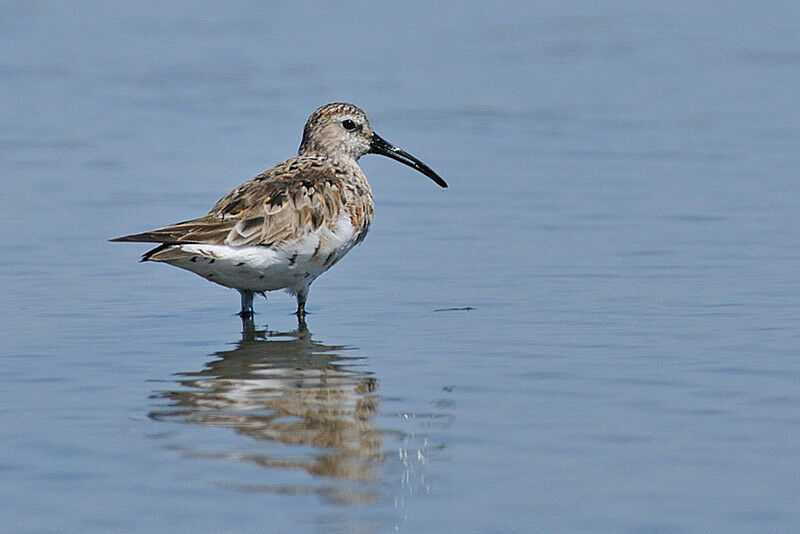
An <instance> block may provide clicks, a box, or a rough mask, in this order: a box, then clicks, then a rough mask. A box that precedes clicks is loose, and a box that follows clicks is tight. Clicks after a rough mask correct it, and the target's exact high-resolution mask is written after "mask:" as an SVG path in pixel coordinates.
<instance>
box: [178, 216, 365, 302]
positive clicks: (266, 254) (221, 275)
mask: <svg viewBox="0 0 800 534" xmlns="http://www.w3.org/2000/svg"><path fill="white" fill-rule="evenodd" d="M357 239H358V234H357V232H356V230H355V228H353V226H352V224H351V223H350V218H349V217H342V219H341V220H340V221H339V223H338V224H337V225H336V226H335V227H334V228H333V229H329V228H324V227H321V228H319V229H318V230H316V231H314V232H311V233H308V234H306V235H305V236H303V237H302V238H300V239H297V240H294V241H287V242H284V243H281V244H280V245H279V246H276V247H267V246H246V247H234V246H229V245H206V244H189V245H175V246H176V247H180V250H181V251H182V252H184V253H187V254H188V255H187V256H186V257H181V258H177V259H173V260H169V263H170V264H171V265H175V266H176V267H180V268H182V269H186V270H189V271H192V272H194V273H196V274H199V275H200V276H202V277H203V278H205V279H207V280H210V281H212V282H216V283H217V284H220V285H223V286H226V287H231V288H235V289H244V290H248V291H255V292H262V291H273V290H276V289H284V288H285V289H288V290H289V291H292V292H294V293H296V292H297V291H299V290H301V289H303V288H307V287H308V285H309V284H310V283H311V282H312V281H313V280H314V279H315V278H316V277H318V276H319V275H320V274H322V273H324V272H325V271H327V270H328V269H329V268H330V267H331V266H332V265H333V264H334V263H336V262H337V261H338V260H339V259H340V258H341V257H342V256H344V255H345V254H346V253H347V252H348V251H349V250H350V249H351V248H353V245H355V243H356V241H357Z"/></svg>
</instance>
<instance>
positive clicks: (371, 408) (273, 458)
mask: <svg viewBox="0 0 800 534" xmlns="http://www.w3.org/2000/svg"><path fill="white" fill-rule="evenodd" d="M346 352H347V348H346V347H343V346H329V345H324V344H322V343H319V342H317V341H314V340H313V339H312V336H311V334H310V333H309V332H308V330H307V329H306V328H305V327H304V326H303V325H301V326H300V328H299V329H298V330H296V331H294V332H289V333H274V332H268V331H265V330H256V329H255V328H254V326H253V322H252V320H245V321H244V324H243V332H242V339H241V341H239V342H238V343H237V344H236V347H235V348H234V349H232V350H228V351H222V352H217V353H215V354H214V356H215V358H214V359H213V360H211V361H209V362H208V363H206V366H205V368H204V369H202V370H201V371H196V372H188V373H181V375H180V376H181V379H180V380H179V384H180V386H181V387H180V389H177V390H175V391H167V392H163V393H161V394H159V395H158V396H159V397H160V398H163V399H167V400H168V401H169V402H168V405H167V406H164V407H163V408H160V409H157V410H155V411H153V412H151V414H150V416H151V417H152V418H153V419H156V420H169V421H181V422H187V423H195V424H201V425H209V426H216V427H226V428H231V429H234V430H235V431H236V432H238V433H240V434H242V435H246V436H249V437H252V438H255V439H256V440H259V441H258V442H257V444H256V445H258V444H259V443H260V444H261V446H256V447H254V448H250V447H248V448H247V450H246V451H237V452H231V453H229V454H223V455H215V456H224V457H229V458H233V459H237V460H244V461H248V462H252V463H255V464H258V465H263V466H266V467H273V468H279V469H301V470H305V471H306V472H308V473H310V474H313V475H318V476H323V477H332V478H335V479H342V480H347V481H354V482H369V481H374V480H376V479H377V477H378V475H377V474H376V473H375V470H376V466H377V465H378V463H379V462H380V461H381V460H382V454H381V450H382V434H381V432H380V431H379V430H377V429H376V428H375V426H374V415H375V413H376V411H377V408H378V402H379V398H378V396H377V395H376V394H375V391H376V390H377V388H378V381H377V379H375V378H374V377H372V376H371V375H370V373H369V372H367V371H364V370H360V369H358V365H359V360H360V358H357V357H347V356H346V355H342V354H341V353H345V354H346ZM282 445H287V446H291V447H288V448H287V447H284V446H282ZM302 446H309V447H313V449H304V448H303V447H302Z"/></svg>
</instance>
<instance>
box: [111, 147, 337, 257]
mask: <svg viewBox="0 0 800 534" xmlns="http://www.w3.org/2000/svg"><path fill="white" fill-rule="evenodd" d="M343 209H345V194H344V190H343V185H342V181H341V180H340V179H339V177H338V174H337V173H336V172H335V169H334V168H333V166H332V165H331V164H329V163H327V162H324V161H323V160H320V159H317V158H309V157H297V158H292V159H290V160H287V161H285V162H283V163H281V164H279V165H276V166H275V167H273V168H272V169H270V170H269V171H267V172H266V173H264V174H261V175H258V176H256V177H255V178H253V179H252V180H250V181H248V182H245V183H244V184H242V185H241V186H239V187H237V188H236V189H234V190H233V191H231V192H230V193H228V194H227V195H225V196H224V197H222V198H221V199H220V200H219V201H218V202H217V203H216V204H215V205H214V206H213V207H212V208H211V210H210V211H209V212H208V214H206V215H205V216H203V217H200V218H199V219H193V220H189V221H184V222H180V223H177V224H173V225H170V226H165V227H163V228H159V229H157V230H153V231H150V232H144V233H141V234H134V235H128V236H123V237H119V238H116V239H112V241H138V242H151V243H162V244H166V245H176V244H189V243H202V244H215V245H219V244H225V245H231V246H253V245H262V246H270V247H273V246H280V244H281V243H283V242H286V241H289V240H294V239H298V238H302V237H303V236H304V235H306V234H308V233H309V232H312V231H314V230H317V229H318V228H319V227H320V226H323V225H328V226H330V227H332V226H333V225H334V224H335V223H336V221H337V220H338V218H339V215H340V212H341V211H342V210H343Z"/></svg>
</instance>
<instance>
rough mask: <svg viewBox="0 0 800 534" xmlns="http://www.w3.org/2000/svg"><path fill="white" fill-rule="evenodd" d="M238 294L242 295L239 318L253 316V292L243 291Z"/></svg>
mask: <svg viewBox="0 0 800 534" xmlns="http://www.w3.org/2000/svg"><path fill="white" fill-rule="evenodd" d="M239 294H240V295H242V311H240V312H239V317H242V318H245V317H252V316H253V292H252V291H245V290H243V289H240V290H239Z"/></svg>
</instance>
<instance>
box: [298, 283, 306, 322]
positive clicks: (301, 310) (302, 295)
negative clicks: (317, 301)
mask: <svg viewBox="0 0 800 534" xmlns="http://www.w3.org/2000/svg"><path fill="white" fill-rule="evenodd" d="M307 297H308V288H305V289H302V290H300V291H298V292H297V312H296V315H297V322H298V324H300V325H305V324H306V298H307Z"/></svg>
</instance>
